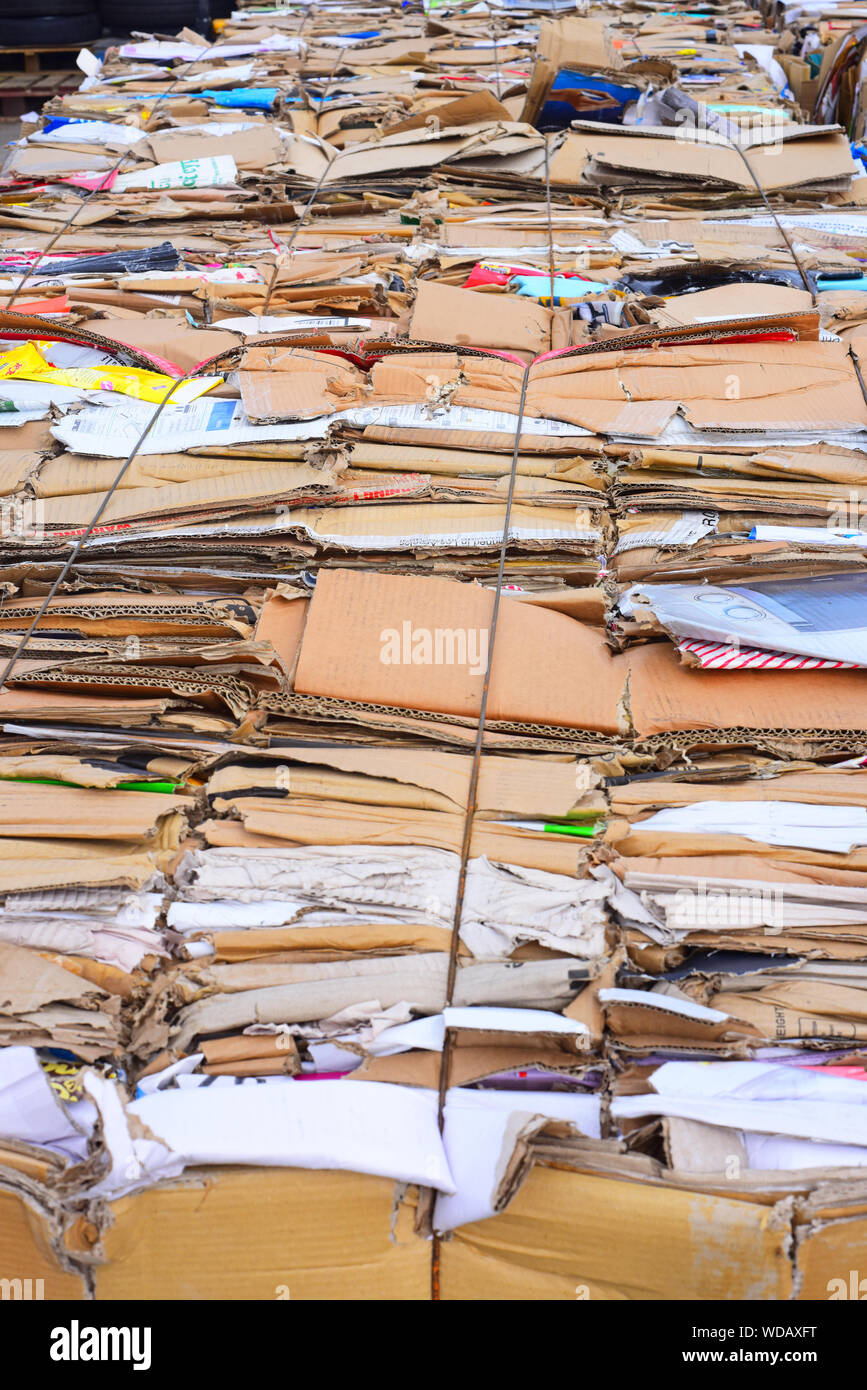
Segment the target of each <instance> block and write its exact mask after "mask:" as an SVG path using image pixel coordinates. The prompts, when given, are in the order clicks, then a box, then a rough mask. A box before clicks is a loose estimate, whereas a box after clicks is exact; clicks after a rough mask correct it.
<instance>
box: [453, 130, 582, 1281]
mask: <svg viewBox="0 0 867 1390" xmlns="http://www.w3.org/2000/svg"><path fill="white" fill-rule="evenodd" d="M543 138H544V141H545V206H546V211H547V217H548V268H549V273H550V277H551V307H552V309H553V307H554V218H553V213H552V210H551V174H550V153H549V145H548V136H547V134H546V135H544V136H543ZM532 365H533V364H532V362H530V363H528V365H527V366H526V367H525V368H524V376H523V380H522V382H521V396H520V400H519V402H518V418H517V421H516V424H515V438H514V443H513V446H512V466H511V469H510V471H509V490H508V493H507V495H506V508H505V514H504V517H503V536H502V540H501V542H500V554H499V559H498V562H497V583H496V588H495V590H494V607H493V610H492V613H491V626H490V629H489V637H488V660H487V666H486V670H485V679H484V683H483V685H482V697H481V703H480V706H479V720H478V724H477V726H476V738H475V743H474V746H473V756H472V763H471V766H470V782H469V788H468V791H467V805H466V810H465V813H464V831H463V838H462V843H461V860H460V866H459V868H458V882H457V892H456V895H455V912H454V918H453V920H452V934H451V941H450V943H449V963H448V974H447V976H446V997H445V1003H446V1006H448V1005H450V1004H451V1002H452V998H453V997H454V990H455V983H456V980H457V964H458V950H459V947H460V930H461V919H462V916H463V906H464V896H465V892H466V883H467V867H468V864H469V857H470V846H471V843H472V835H473V821H474V819H475V812H476V803H477V797H478V788H479V775H480V772H481V761H482V745H483V741H484V733H485V719H486V717H487V711H488V693H489V690H490V684H491V671H492V669H493V663H494V646H495V644H496V636H497V625H498V621H499V616H500V599H501V597H502V591H503V576H504V573H505V567H506V547H507V545H508V541H509V523H510V521H511V517H512V503H513V501H514V497H515V484H516V481H517V477H518V459H519V457H520V450H521V428H522V426H523V423H524V408H525V405H526V401H527V387H528V385H529V382H530V369H531V367H532ZM452 1046H453V1044H452V1035H451V1032H450V1031H449V1030H448V1029H446V1030H445V1032H444V1035H443V1048H442V1052H441V1053H440V1068H439V1078H438V1086H437V1124H438V1126H439V1131H440V1134H442V1132H443V1128H444V1124H445V1105H446V1094H447V1092H448V1082H449V1073H450V1070H451V1058H452ZM431 1298H432V1299H433V1300H434V1302H439V1299H440V1239H439V1236H438V1235H437V1233H436V1231H434V1233H433V1242H432V1248H431Z"/></svg>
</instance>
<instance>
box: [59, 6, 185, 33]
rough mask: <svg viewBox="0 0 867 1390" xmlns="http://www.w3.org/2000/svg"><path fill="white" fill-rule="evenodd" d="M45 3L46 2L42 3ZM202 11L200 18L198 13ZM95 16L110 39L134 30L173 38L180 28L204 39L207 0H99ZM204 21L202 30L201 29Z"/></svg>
mask: <svg viewBox="0 0 867 1390" xmlns="http://www.w3.org/2000/svg"><path fill="white" fill-rule="evenodd" d="M46 3H48V0H46ZM202 9H204V15H201V14H200V11H201V10H202ZM99 12H100V14H101V15H102V24H103V28H104V29H105V31H106V33H108V34H111V35H112V36H113V37H114V36H119V35H121V34H129V33H130V32H131V30H133V29H137V30H141V31H143V32H145V31H146V32H147V33H149V34H176V33H177V32H178V30H179V29H183V27H184V25H186V26H187V28H188V29H195V30H196V32H197V33H200V34H204V35H205V36H206V37H207V29H208V27H209V19H208V5H207V0H201V3H200V0H151V2H150V3H148V4H147V5H142V4H140V3H137V0H100V6H99ZM203 21H204V24H205V26H207V27H206V28H203V27H202V22H203Z"/></svg>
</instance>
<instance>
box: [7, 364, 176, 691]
mask: <svg viewBox="0 0 867 1390" xmlns="http://www.w3.org/2000/svg"><path fill="white" fill-rule="evenodd" d="M193 375H194V373H193V372H188V373H187V374H186V376H181V377H178V379H177V381H174V382H172V386H171V389H170V390H169V391H167V392H166V394H165V395H164V396H163V399H162V400H161V401H160V403H159V405H158V406H157V408H156V410H155V411H154V412H153V414H152V415H151V417H150V419H149V420H148V422H147V424H146V425H145V427H144V429H143V430H142V432H141V434H140V435H139V437H138V439H137V440H136V442H135V444H134V445H133V448H132V451H131V453H130V454H129V455H128V456H127V458H126V459H125V460H124V463H123V464H122V466H121V469H120V471H119V473H118V474H117V477H116V478H115V480H114V482H113V483H112V484H111V486H110V488H109V489H108V491H107V492H105V493H104V494H103V497H102V501H101V502H100V504H99V506H98V507H97V509H96V511H95V512H94V514H93V517H92V518H91V520H90V521H89V522H88V525H87V529H86V531H85V532H84V535H82V536H80V537H79V539H78V540H77V541H76V543H75V545H74V546H73V548H72V551H71V552H70V555H69V558H68V559H67V560H66V561H65V563H64V565H63V568H62V569H61V570H60V573H59V574H58V576H57V578H56V579H55V581H54V583H53V584H52V586H51V588H50V589H49V591H48V593H47V594H46V595H45V598H44V599H43V600H42V604H41V605H40V608H39V612H38V613H37V614H36V616H35V618H34V619H33V621H32V622H31V624H30V626H29V628H28V629H27V631H26V632H25V633H24V635H23V637H22V638H21V641H20V642H19V643H18V646H17V647H16V648H15V650H14V652H13V653H12V655H11V656H10V658H9V660H8V661H7V663H6V669H5V670H4V672H3V675H2V676H0V690H2V689H3V687H4V686H5V684H6V682H7V680H8V679H9V676H10V675H11V673H12V670H13V668H14V666H15V663H16V661H17V660H18V658H19V657H20V656H21V653H22V652H23V651H24V649H25V647H26V646H27V643H28V642H29V641H30V638H31V637H32V636H33V634H34V632H35V631H36V628H37V627H38V625H39V623H40V621H41V619H42V618H43V617H44V615H45V613H46V612H47V610H48V607H49V605H50V603H51V600H52V599H53V598H54V596H55V594H56V593H57V590H58V589H59V588H60V586H61V584H62V583H63V581H64V579H65V578H66V576H67V575H68V574H69V571H70V570H71V569H72V567H73V565H74V564H75V562H76V560H77V559H78V556H79V555H80V553H81V551H82V550H83V548H84V546H85V545H86V543H87V541H88V540H89V539H90V537H91V535H92V534H93V531H94V529H95V527H96V525H97V522H98V521H99V518H100V517H101V516H102V514H103V512H104V511H105V509H106V507H107V506H108V504H109V502H110V501H111V499H112V497H113V495H114V493H115V491H116V489H117V488H118V487H119V486H120V483H121V480H122V479H123V476H124V474H125V473H126V471H127V469H128V468H129V466H130V464H131V463H132V461H133V459H134V458H135V456H136V454H137V453H138V451H139V449H140V448H141V446H142V444H143V443H144V441H145V439H146V438H147V436H148V435H149V434H150V432H151V430H152V429H153V427H154V425H155V424H156V422H157V420H158V419H159V417H160V415H161V414H162V412H163V410H164V409H165V407H166V406H167V405H168V403H169V401H170V400H171V397H172V396H173V395H174V393H175V391H176V390H177V389H178V387H179V386H181V385H183V383H184V382H185V381H189V380H190V379H191V378H192V377H193Z"/></svg>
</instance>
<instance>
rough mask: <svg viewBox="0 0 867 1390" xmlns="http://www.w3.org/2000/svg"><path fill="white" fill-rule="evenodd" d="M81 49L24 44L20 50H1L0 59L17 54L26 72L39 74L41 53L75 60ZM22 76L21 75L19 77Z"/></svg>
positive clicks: (60, 44) (95, 42)
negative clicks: (5, 54) (5, 55)
mask: <svg viewBox="0 0 867 1390" xmlns="http://www.w3.org/2000/svg"><path fill="white" fill-rule="evenodd" d="M98 42H99V41H98V40H94V41H93V44H92V45H91V44H88V45H87V46H88V47H95V46H96V44H97V43H98ZM80 48H81V44H80V43H47V44H39V45H38V46H34V45H31V44H24V45H22V46H21V47H20V48H0V59H2V57H3V54H4V53H16V54H17V55H18V56H19V57H20V58H23V59H24V71H25V72H29V73H37V72H41V71H42V69H41V67H40V65H39V55H40V54H41V53H68V54H69V55H70V56H71V57H72V58H74V57H75V55H76V53H78V51H79V49H80ZM20 75H21V74H20V73H19V76H20ZM4 76H5V74H4ZM83 76H84V74H83V73H82V74H81V77H83ZM81 77H80V78H79V81H80V80H81Z"/></svg>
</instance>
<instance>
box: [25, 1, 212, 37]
mask: <svg viewBox="0 0 867 1390" xmlns="http://www.w3.org/2000/svg"><path fill="white" fill-rule="evenodd" d="M34 6H35V8H34ZM232 9H233V4H232V0H150V3H149V4H147V5H145V6H142V5H141V3H140V0H32V3H31V4H27V5H25V4H22V0H0V48H24V47H31V48H48V47H51V46H59V45H61V44H62V45H64V46H65V47H69V48H75V47H77V46H78V45H79V44H86V43H92V41H93V40H94V39H98V38H99V37H100V35H101V34H102V33H103V30H104V31H105V32H106V33H107V34H109V35H111V37H112V38H122V37H123V36H124V35H125V34H129V33H130V32H131V31H132V30H133V29H136V30H142V31H146V32H147V33H155V34H176V33H177V32H178V30H179V29H183V27H184V25H186V26H187V27H188V28H190V29H195V30H196V31H197V32H198V33H200V34H204V35H205V36H206V37H207V35H208V34H209V32H210V23H211V20H212V19H217V18H220V17H226V16H228V15H229V14H231V12H232ZM22 11H26V13H22Z"/></svg>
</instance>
